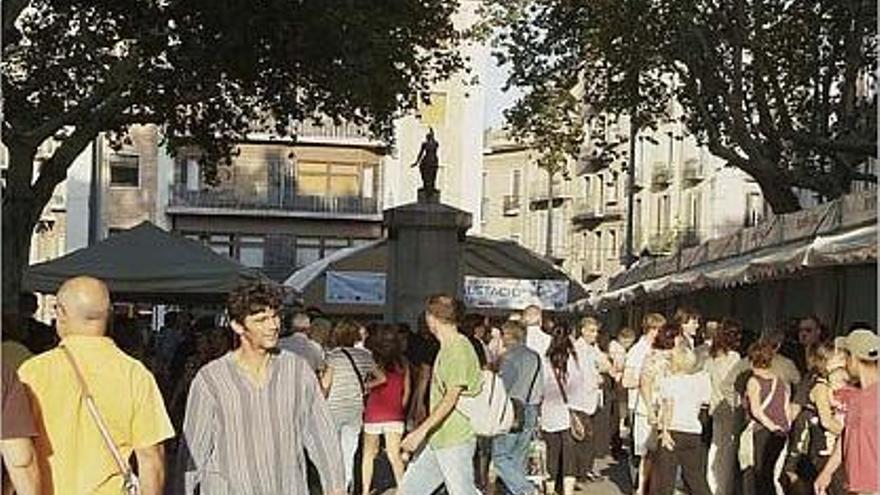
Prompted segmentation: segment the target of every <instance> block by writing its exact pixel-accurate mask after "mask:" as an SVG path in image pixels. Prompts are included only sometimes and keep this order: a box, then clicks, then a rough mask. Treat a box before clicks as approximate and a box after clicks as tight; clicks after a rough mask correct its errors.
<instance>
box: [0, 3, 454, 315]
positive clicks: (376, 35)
mask: <svg viewBox="0 0 880 495" xmlns="http://www.w3.org/2000/svg"><path fill="white" fill-rule="evenodd" d="M456 8H457V2H455V1H454V0H371V1H358V2H351V1H347V0H303V1H297V2H290V1H286V0H261V1H257V2H254V1H250V0H162V1H155V0H92V1H89V2H78V1H72V0H8V1H5V2H3V6H2V9H3V10H2V17H3V28H2V29H3V31H2V36H3V38H2V39H3V46H2V57H3V60H2V77H3V83H2V89H3V96H4V98H5V106H4V110H5V112H4V114H3V129H2V131H3V132H2V139H3V144H4V145H5V147H6V148H7V150H8V153H9V156H8V165H9V170H8V174H7V180H6V185H5V186H6V187H5V189H4V193H3V295H4V297H3V300H4V304H10V303H11V304H14V303H15V301H16V299H17V295H18V291H19V287H20V277H21V273H22V270H23V268H24V267H25V266H26V264H27V258H28V252H29V246H30V240H31V233H32V232H33V229H34V225H35V223H36V222H37V220H38V219H39V217H40V214H41V212H42V210H43V208H44V206H45V205H46V203H47V202H48V201H49V199H50V198H51V195H52V192H53V190H54V189H55V187H56V186H57V185H58V184H59V183H60V182H62V181H63V180H64V179H65V177H66V174H67V169H68V167H69V166H70V165H71V163H72V162H73V160H74V159H75V157H76V156H77V155H79V154H80V153H81V152H82V151H83V150H84V149H85V148H86V147H87V146H88V145H89V144H90V143H91V142H92V141H93V140H94V139H95V138H96V137H97V136H98V135H99V134H100V133H103V132H106V133H108V135H110V136H111V137H115V138H117V139H121V138H123V137H124V133H125V129H127V128H128V127H129V126H131V125H133V124H150V123H152V124H157V125H158V126H160V128H161V129H162V130H163V135H164V137H165V138H166V141H167V143H168V144H169V145H170V146H171V147H172V149H173V148H175V147H177V146H180V145H181V144H184V143H187V144H197V145H198V146H199V148H200V149H202V150H204V157H203V162H204V164H205V165H206V167H204V168H205V169H206V172H205V174H206V179H207V180H208V181H213V180H214V179H215V174H216V167H215V166H214V165H216V164H217V163H218V161H220V160H222V159H224V158H228V157H229V156H230V153H231V152H233V151H234V144H235V142H236V141H237V140H239V139H241V138H242V137H244V136H245V135H246V134H247V133H248V132H249V131H251V130H254V129H257V128H259V129H261V130H265V129H266V128H270V129H273V130H274V131H275V132H277V133H278V134H279V135H286V134H288V133H289V131H290V129H291V127H292V125H291V124H292V123H293V122H295V121H299V120H303V119H307V118H310V117H314V116H316V115H321V116H327V117H332V118H334V119H345V120H347V121H350V122H354V123H357V124H363V125H369V126H370V127H371V129H372V130H373V131H374V132H375V133H376V134H377V135H379V136H382V137H388V136H389V132H390V129H391V121H392V119H393V118H394V117H395V116H396V115H397V114H398V113H399V112H400V111H402V110H405V109H408V108H410V107H412V105H413V104H414V103H415V101H414V100H415V95H417V94H418V93H419V92H420V91H422V90H425V89H426V88H427V87H428V86H429V85H430V84H431V83H432V82H434V81H436V80H439V79H443V78H445V77H447V76H448V75H450V74H451V73H453V72H454V71H456V70H458V69H459V68H461V66H462V63H461V62H462V61H461V58H460V56H459V54H458V51H457V45H458V41H459V38H460V34H459V33H458V32H457V31H456V29H455V28H454V26H453V24H452V20H451V16H452V14H453V13H454V12H455V10H456ZM49 141H52V142H54V146H53V149H54V151H53V152H52V153H51V155H50V156H49V157H48V158H46V159H45V160H42V161H41V163H40V164H39V167H38V170H36V173H35V164H34V159H35V156H36V154H37V149H38V147H40V146H41V144H43V143H46V142H49Z"/></svg>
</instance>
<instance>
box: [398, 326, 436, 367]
mask: <svg viewBox="0 0 880 495" xmlns="http://www.w3.org/2000/svg"><path fill="white" fill-rule="evenodd" d="M439 352H440V342H438V341H437V339H436V338H434V337H433V336H426V335H422V334H418V333H415V334H412V335H410V336H409V341H408V342H407V346H406V358H407V359H408V360H409V362H410V363H412V365H413V366H420V365H423V364H424V365H427V366H431V367H433V366H434V360H435V359H437V353H439Z"/></svg>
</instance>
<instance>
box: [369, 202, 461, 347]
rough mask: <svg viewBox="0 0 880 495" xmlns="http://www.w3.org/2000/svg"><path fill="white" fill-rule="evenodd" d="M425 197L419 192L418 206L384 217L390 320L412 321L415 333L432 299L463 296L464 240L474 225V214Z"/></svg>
mask: <svg viewBox="0 0 880 495" xmlns="http://www.w3.org/2000/svg"><path fill="white" fill-rule="evenodd" d="M433 192H434V193H435V194H437V195H439V192H438V191H433ZM426 194H427V192H426ZM422 195H423V193H422V190H419V199H420V201H419V202H418V203H410V204H406V205H403V206H399V207H397V208H393V209H390V210H386V211H385V213H384V224H385V227H386V229H387V231H388V265H387V270H388V275H387V279H386V286H385V321H387V322H394V323H408V324H409V325H410V328H412V329H413V330H414V331H415V330H417V329H418V327H417V322H418V319H419V317H420V316H421V314H422V313H423V312H424V310H425V299H426V298H427V297H428V296H430V295H433V294H437V293H444V294H449V295H451V296H453V297H456V296H458V295H459V294H460V293H461V284H462V280H463V277H462V275H463V273H462V270H463V259H464V256H463V255H464V253H463V249H464V242H463V241H464V239H465V233H466V232H467V230H468V229H469V228H470V227H471V214H470V213H468V212H466V211H462V210H459V209H457V208H453V207H451V206H447V205H444V204H441V203H439V201H437V202H428V201H421V199H422ZM426 199H427V198H426Z"/></svg>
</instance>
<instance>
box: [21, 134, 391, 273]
mask: <svg viewBox="0 0 880 495" xmlns="http://www.w3.org/2000/svg"><path fill="white" fill-rule="evenodd" d="M297 132H298V138H297V140H296V141H295V142H294V141H293V140H290V139H284V140H281V139H276V138H273V137H272V136H269V135H259V134H254V135H252V136H250V139H249V140H248V141H246V142H242V143H240V145H239V146H238V152H237V154H236V156H235V157H234V158H233V160H232V162H231V163H230V164H229V165H223V166H220V168H219V171H218V178H219V181H218V183H217V184H214V185H211V184H207V183H206V182H205V181H204V178H203V174H202V172H201V170H200V167H201V164H200V161H199V159H198V156H197V154H196V152H195V150H182V151H180V152H179V153H178V154H177V155H176V156H171V155H170V154H169V153H167V152H166V150H165V148H164V147H163V146H161V145H160V137H159V132H158V130H157V129H156V128H155V127H153V126H135V127H132V128H131V129H130V131H129V136H128V139H126V140H125V141H124V142H123V143H116V145H113V144H112V143H111V142H110V141H109V139H108V138H107V137H106V136H101V137H99V138H98V139H96V140H95V141H94V142H93V143H92V144H91V145H90V146H89V147H88V148H87V149H86V150H85V151H84V152H83V153H82V154H81V155H80V156H79V157H78V158H77V159H76V161H75V162H74V164H73V165H72V166H71V167H70V169H69V173H68V177H67V180H66V181H65V182H64V183H62V184H60V185H59V186H58V188H57V190H56V194H55V197H53V200H52V202H51V203H50V204H49V205H48V206H47V207H46V211H45V212H44V215H43V218H42V219H41V221H40V224H39V225H38V227H37V230H36V233H35V236H34V240H33V246H32V256H31V262H32V263H36V262H40V261H46V260H49V259H52V258H56V257H58V256H61V255H63V254H66V253H68V252H71V251H73V250H76V249H79V248H82V247H86V246H88V245H89V244H90V243H93V242H97V241H100V240H101V239H104V238H106V237H107V236H110V235H113V234H114V233H115V232H117V231H119V230H123V229H128V228H131V227H133V226H135V225H137V224H139V223H141V222H143V221H150V222H153V223H155V224H157V225H159V226H161V227H163V228H165V229H168V230H173V231H176V232H179V233H181V234H183V235H185V236H188V237H191V238H193V239H198V240H200V241H203V242H204V243H205V244H206V245H208V246H209V247H211V249H213V250H214V251H216V252H218V253H222V254H224V255H227V256H230V257H232V258H234V259H236V260H238V261H239V262H241V263H243V264H245V265H247V266H251V267H254V268H258V269H261V270H263V271H264V272H265V273H266V274H267V275H269V276H270V277H272V278H275V279H277V280H282V279H283V278H285V277H286V276H287V275H289V274H290V273H291V272H293V271H294V270H295V269H296V268H297V267H299V266H302V265H305V264H307V263H309V262H311V261H314V260H316V259H319V258H321V257H324V256H326V255H328V254H330V253H332V252H333V251H335V250H337V249H341V248H344V247H348V246H351V245H354V244H358V243H361V242H367V241H369V240H372V239H375V238H378V237H380V236H381V235H382V201H381V198H382V187H383V186H382V181H383V170H384V160H385V158H386V146H385V144H384V143H383V142H381V141H377V140H374V139H372V138H370V137H368V134H367V133H366V131H365V130H364V129H362V128H359V127H357V126H353V125H347V124H346V125H339V126H337V125H333V124H332V122H318V123H311V122H310V123H304V124H300V125H299V126H298V128H297ZM50 151H51V150H47V151H46V153H49V152H50Z"/></svg>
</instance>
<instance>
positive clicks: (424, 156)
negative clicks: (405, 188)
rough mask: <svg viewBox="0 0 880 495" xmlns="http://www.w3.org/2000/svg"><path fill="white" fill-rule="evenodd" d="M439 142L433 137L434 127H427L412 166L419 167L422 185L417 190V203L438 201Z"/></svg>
mask: <svg viewBox="0 0 880 495" xmlns="http://www.w3.org/2000/svg"><path fill="white" fill-rule="evenodd" d="M439 147H440V144H439V143H438V142H437V140H436V139H434V129H433V128H429V129H428V134H427V135H426V136H425V141H424V142H423V143H422V147H421V148H420V149H419V156H418V157H417V158H416V161H415V163H413V164H412V167H413V168H414V167H419V172H421V174H422V187H421V189H419V191H418V198H419V203H439V202H440V191H439V190H438V189H437V185H436V183H437V170H439V169H440V159H439V158H437V148H439Z"/></svg>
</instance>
